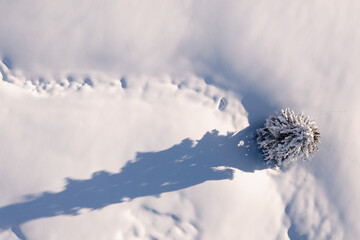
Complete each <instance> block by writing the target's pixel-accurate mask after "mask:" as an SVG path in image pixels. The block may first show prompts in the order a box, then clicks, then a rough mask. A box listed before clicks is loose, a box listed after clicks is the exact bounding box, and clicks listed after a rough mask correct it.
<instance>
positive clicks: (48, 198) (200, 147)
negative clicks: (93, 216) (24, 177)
mask: <svg viewBox="0 0 360 240" xmlns="http://www.w3.org/2000/svg"><path fill="white" fill-rule="evenodd" d="M253 133H254V131H253V129H252V128H251V127H248V128H246V129H244V130H243V131H241V132H238V133H228V134H227V135H225V136H224V135H219V132H218V131H216V130H213V131H211V132H207V133H206V134H205V135H204V136H203V137H202V138H201V139H200V140H198V141H193V140H190V139H184V140H183V141H182V142H181V143H180V144H177V145H174V146H172V147H171V148H169V149H166V150H163V151H159V152H144V153H137V155H136V159H135V160H134V161H129V162H128V163H127V164H126V165H125V166H124V167H123V168H122V169H121V170H120V171H119V172H118V173H110V172H106V171H99V172H95V173H94V174H93V175H92V177H91V178H90V179H86V180H77V179H70V178H68V179H66V181H67V184H66V186H65V189H64V190H63V191H61V192H56V193H50V192H43V193H42V194H41V195H37V196H32V197H29V198H28V199H29V200H28V201H26V202H23V203H17V204H12V205H8V206H4V207H2V208H0V228H2V229H7V228H11V227H14V226H19V225H21V224H23V223H25V222H28V221H31V220H35V219H39V218H44V217H52V216H58V215H77V214H78V213H79V210H80V209H83V208H88V209H93V210H95V209H101V208H103V207H105V206H108V205H111V204H116V203H121V202H123V201H129V200H132V199H135V198H138V197H143V196H157V195H160V194H162V193H166V192H171V191H177V190H181V189H185V188H188V187H191V186H194V185H197V184H200V183H203V182H205V181H211V180H224V179H232V178H233V176H234V169H239V170H241V171H244V172H254V171H256V170H261V169H264V168H265V167H266V166H265V165H264V163H263V160H262V159H261V156H260V154H259V152H258V150H257V148H256V144H255V143H254V139H253V136H254V135H253ZM239 142H240V143H241V144H240V145H241V146H238V145H239Z"/></svg>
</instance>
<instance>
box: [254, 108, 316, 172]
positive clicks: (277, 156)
mask: <svg viewBox="0 0 360 240" xmlns="http://www.w3.org/2000/svg"><path fill="white" fill-rule="evenodd" d="M257 135H258V136H257V142H258V144H259V148H260V149H261V150H262V154H263V157H264V160H265V161H266V162H267V163H269V162H270V161H276V164H277V165H281V164H288V163H290V162H293V161H296V160H297V159H302V160H306V159H307V158H308V157H309V156H310V155H314V153H315V152H316V151H317V150H318V147H317V143H319V142H320V133H319V131H318V127H317V125H316V123H315V121H314V120H311V119H310V117H305V116H304V114H303V113H301V114H298V115H296V114H295V113H294V111H292V110H290V109H288V108H286V109H285V110H281V114H278V115H277V116H270V117H269V118H268V119H266V122H265V125H264V127H262V128H260V129H258V130H257Z"/></svg>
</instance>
